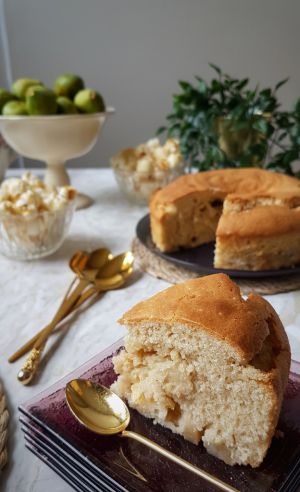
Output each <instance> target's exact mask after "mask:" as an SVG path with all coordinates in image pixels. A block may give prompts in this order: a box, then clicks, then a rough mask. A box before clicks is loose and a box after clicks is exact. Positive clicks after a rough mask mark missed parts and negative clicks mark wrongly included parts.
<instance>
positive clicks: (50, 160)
mask: <svg viewBox="0 0 300 492" xmlns="http://www.w3.org/2000/svg"><path fill="white" fill-rule="evenodd" d="M113 113H114V109H113V108H107V110H106V111H105V112H103V113H93V114H68V115H51V116H0V131H1V133H2V135H3V137H4V138H5V140H6V141H7V143H8V144H9V145H10V146H11V147H12V149H14V150H15V151H16V152H18V153H19V154H21V155H22V156H24V157H28V158H30V159H37V160H42V161H44V162H46V165H47V168H46V173H45V183H46V184H47V185H50V186H65V185H69V184H70V178H69V175H68V173H67V171H66V168H65V162H66V161H67V160H69V159H73V158H76V157H80V156H82V155H84V154H86V153H87V152H89V151H90V150H91V149H92V147H94V145H95V143H96V142H97V139H98V137H99V135H100V133H101V130H102V128H103V125H104V123H105V121H106V118H107V117H108V116H110V115H111V114H113ZM91 204H92V199H91V198H90V197H88V196H86V195H83V194H80V193H79V194H78V195H77V199H76V208H86V207H88V206H90V205H91Z"/></svg>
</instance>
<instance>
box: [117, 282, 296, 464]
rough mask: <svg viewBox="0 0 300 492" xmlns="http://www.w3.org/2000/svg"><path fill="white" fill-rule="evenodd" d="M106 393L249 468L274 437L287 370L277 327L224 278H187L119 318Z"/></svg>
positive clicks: (264, 308) (260, 303)
mask: <svg viewBox="0 0 300 492" xmlns="http://www.w3.org/2000/svg"><path fill="white" fill-rule="evenodd" d="M119 321H120V323H121V324H122V325H126V326H127V329H128V335H127V336H126V338H125V349H124V350H122V352H121V353H120V354H119V355H118V356H116V357H115V358H114V361H113V362H114V368H115V371H116V373H117V374H118V375H119V376H118V379H117V381H116V382H115V383H114V384H113V386H112V388H113V390H114V391H116V392H117V393H118V394H119V395H120V396H121V397H122V398H124V399H126V400H127V401H128V403H129V405H130V406H131V407H132V408H135V409H136V410H138V411H139V412H140V413H141V414H142V415H144V416H146V417H149V418H152V419H154V422H155V423H159V424H161V425H163V426H165V427H168V428H169V429H171V430H172V431H173V432H175V433H178V434H181V435H183V436H184V438H185V439H188V440H189V441H191V442H193V443H195V444H198V443H199V442H200V441H201V440H202V442H203V444H204V446H205V448H206V449H207V451H208V452H209V453H211V454H213V455H214V456H216V457H218V458H220V459H222V460H223V461H225V462H226V463H227V464H230V465H234V464H239V465H251V466H252V467H257V466H259V465H260V464H261V462H262V461H263V459H264V457H265V455H266V452H267V450H268V448H269V446H270V443H271V440H272V436H273V434H274V432H275V428H276V425H277V421H278V417H279V412H280V408H281V404H282V398H283V393H284V389H285V386H286V383H287V380H288V374H289V368H290V347H289V342H288V339H287V336H286V334H285V331H284V328H283V326H282V323H281V321H280V319H279V317H278V315H277V314H276V312H275V311H274V309H273V308H272V307H271V305H270V304H269V303H268V302H267V301H265V300H264V299H263V298H261V297H260V296H257V295H253V294H250V295H249V297H248V299H246V300H244V299H243V298H242V297H241V294H240V291H239V288H238V286H237V285H236V284H234V283H233V282H232V281H231V280H230V279H229V277H227V276H226V275H224V274H217V275H210V276H207V277H202V278H198V279H193V280H189V281H187V282H184V283H183V284H178V285H175V286H173V287H170V288H168V289H167V290H165V291H163V292H160V293H158V294H156V295H155V296H153V297H151V298H150V299H148V300H146V301H143V302H140V303H139V304H137V305H136V306H134V307H133V308H132V309H130V310H129V311H128V312H127V313H125V314H124V315H123V317H122V318H121V319H120V320H119Z"/></svg>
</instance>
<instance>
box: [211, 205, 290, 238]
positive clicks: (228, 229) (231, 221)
mask: <svg viewBox="0 0 300 492" xmlns="http://www.w3.org/2000/svg"><path fill="white" fill-rule="evenodd" d="M297 231H298V232H300V207H299V208H298V209H290V208H289V207H287V206H276V205H274V206H268V207H263V206H257V207H255V208H252V209H248V210H247V209H246V210H242V211H240V212H239V213H224V214H223V215H221V218H220V220H219V223H218V228H217V234H218V237H219V238H220V237H225V236H227V237H228V236H235V237H237V238H239V237H253V238H254V237H268V236H274V235H279V234H287V233H290V232H297ZM299 247H300V245H299Z"/></svg>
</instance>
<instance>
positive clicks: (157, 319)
mask: <svg viewBox="0 0 300 492" xmlns="http://www.w3.org/2000/svg"><path fill="white" fill-rule="evenodd" d="M142 322H148V323H167V324H168V323H183V324H185V325H187V326H190V327H191V328H192V329H196V330H197V329H201V330H204V331H206V332H208V333H209V334H211V335H213V336H215V337H216V338H218V339H221V340H223V341H224V342H226V343H227V344H228V345H230V346H231V348H232V349H233V353H234V354H235V356H236V360H237V361H239V362H242V363H244V362H248V361H249V360H251V359H252V358H253V357H254V355H255V354H256V353H258V352H259V351H260V349H261V347H262V344H263V341H264V340H265V338H266V337H267V335H268V333H269V329H268V324H267V322H266V317H265V309H264V308H263V307H262V306H261V304H260V303H258V302H257V296H255V295H251V296H249V298H248V299H247V300H246V301H245V300H244V299H243V298H242V297H241V294H240V289H239V287H238V286H237V285H236V284H235V283H233V282H232V281H231V280H230V278H229V277H227V275H224V274H216V275H209V276H207V277H203V278H197V279H193V280H189V281H187V282H184V283H183V284H179V285H175V286H173V287H170V288H168V289H166V290H164V291H163V292H160V293H158V294H156V295H154V296H153V297H151V298H150V299H147V301H143V302H140V303H139V304H137V305H136V306H134V307H133V308H132V309H130V310H129V311H128V312H127V313H125V314H124V316H123V317H122V318H121V319H120V323H121V324H125V325H129V326H130V325H134V324H138V323H142Z"/></svg>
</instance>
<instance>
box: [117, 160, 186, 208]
mask: <svg viewBox="0 0 300 492" xmlns="http://www.w3.org/2000/svg"><path fill="white" fill-rule="evenodd" d="M112 168H113V171H114V174H115V178H116V181H117V183H118V185H119V188H120V190H121V191H122V193H123V194H124V195H125V196H126V197H127V198H128V199H129V200H130V201H131V202H132V203H136V204H138V205H148V202H149V199H150V197H151V195H152V193H153V192H154V191H156V190H158V189H159V188H162V187H163V186H166V185H167V184H169V183H170V182H171V181H174V179H176V178H178V177H179V176H181V175H182V174H184V173H185V164H184V163H182V164H181V165H180V166H176V167H175V168H168V169H165V170H162V169H155V170H152V171H149V172H141V171H137V170H136V169H134V170H130V169H128V168H125V167H116V166H113V165H112Z"/></svg>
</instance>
